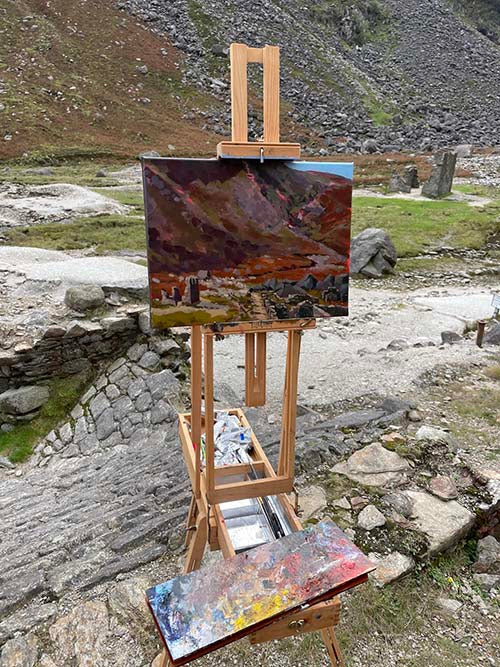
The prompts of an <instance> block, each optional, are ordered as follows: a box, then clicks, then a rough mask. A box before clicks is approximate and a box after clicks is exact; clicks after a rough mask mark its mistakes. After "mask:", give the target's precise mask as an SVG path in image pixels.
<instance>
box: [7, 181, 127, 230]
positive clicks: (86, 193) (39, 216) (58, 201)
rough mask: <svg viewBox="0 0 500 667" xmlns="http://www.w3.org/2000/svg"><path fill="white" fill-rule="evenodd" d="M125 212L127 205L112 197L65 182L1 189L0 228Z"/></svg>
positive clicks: (10, 186) (12, 186)
mask: <svg viewBox="0 0 500 667" xmlns="http://www.w3.org/2000/svg"><path fill="white" fill-rule="evenodd" d="M128 211H129V207H128V206H124V205H123V204H120V203H119V202H117V201H115V200H114V199H110V198H109V197H105V196H104V195H101V194H98V193H97V192H94V191H93V190H91V189H90V188H85V187H82V186H80V185H70V184H68V183H55V184H51V185H37V186H24V185H9V186H8V187H7V189H6V190H4V191H3V192H0V229H1V228H2V227H18V226H25V225H35V224H43V223H47V222H61V221H64V220H67V219H69V218H74V217H77V216H89V215H110V214H119V215H120V214H125V213H127V212H128Z"/></svg>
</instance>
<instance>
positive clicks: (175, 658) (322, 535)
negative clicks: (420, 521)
mask: <svg viewBox="0 0 500 667" xmlns="http://www.w3.org/2000/svg"><path fill="white" fill-rule="evenodd" d="M374 569H375V568H374V566H373V565H372V563H371V562H370V561H369V560H368V559H367V558H366V557H365V556H364V555H363V553H362V552H361V551H360V550H359V549H358V548H357V547H356V545H355V544H353V543H352V542H351V541H350V540H349V539H348V538H347V537H346V536H345V535H344V533H343V532H342V531H341V530H340V529H339V528H338V527H337V526H336V525H335V524H334V523H333V522H331V521H322V522H321V523H319V524H317V525H316V526H311V527H309V528H306V529H305V530H302V531H300V532H296V533H292V534H291V535H288V536H287V537H284V538H282V539H280V540H277V541H274V542H271V543H269V544H265V545H263V546H261V547H257V548H256V549H252V550H251V551H247V552H245V553H242V554H238V555H237V556H234V557H233V558H229V559H227V560H220V561H219V562H217V563H216V564H215V565H212V566H210V567H206V568H202V569H201V570H197V571H195V572H191V573H190V574H185V575H182V576H179V577H176V578H175V579H171V580H170V581H167V582H165V583H163V584H159V585H158V586H155V587H154V588H150V589H149V590H148V591H146V598H147V601H148V604H149V606H150V609H151V612H152V614H153V617H154V619H155V621H156V624H157V627H158V629H159V631H160V634H161V637H162V639H163V642H164V644H165V647H166V649H167V652H168V655H169V659H170V661H171V663H172V665H184V664H186V663H188V662H190V661H191V660H195V659H196V658H199V657H201V656H202V655H206V654H207V653H210V652H212V651H214V650H215V649H217V648H220V647H222V646H225V645H227V644H229V643H231V642H233V641H236V640H237V639H240V638H241V637H245V636H247V635H249V634H251V633H252V632H255V631H256V630H258V629H260V628H262V627H264V626H265V625H268V624H269V623H271V622H272V621H274V620H276V619H278V618H280V617H281V616H283V615H284V614H286V613H288V612H291V611H292V610H295V609H297V608H299V607H303V606H305V607H307V606H310V605H311V604H313V603H316V602H320V601H323V600H329V599H331V598H332V597H334V596H335V595H336V594H337V593H340V592H342V591H344V590H346V589H348V588H352V587H353V586H356V585H358V584H360V583H363V582H364V581H366V579H367V575H368V573H369V572H370V571H372V570H374Z"/></svg>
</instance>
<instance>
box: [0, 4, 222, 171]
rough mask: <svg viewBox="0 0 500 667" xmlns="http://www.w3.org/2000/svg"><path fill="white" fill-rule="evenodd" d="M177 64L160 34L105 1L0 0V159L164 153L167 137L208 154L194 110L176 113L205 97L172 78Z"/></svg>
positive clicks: (210, 140)
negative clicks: (36, 155)
mask: <svg viewBox="0 0 500 667" xmlns="http://www.w3.org/2000/svg"><path fill="white" fill-rule="evenodd" d="M182 65H183V55H182V54H181V53H180V52H179V51H178V50H176V49H175V48H173V47H172V45H171V43H170V41H169V40H168V38H166V37H161V36H157V35H155V34H153V33H152V32H151V30H150V29H149V27H148V26H147V24H145V23H141V22H140V21H139V20H137V19H134V18H133V17H130V15H129V14H126V13H125V12H122V11H119V10H117V9H115V8H114V7H113V3H112V2H110V1H106V0H105V1H103V0H71V1H69V0H16V1H15V2H12V1H11V0H0V159H5V158H11V157H17V156H21V155H22V154H23V153H24V152H27V151H30V152H32V151H39V152H40V154H41V155H55V156H57V155H64V154H68V155H72V156H78V155H82V156H84V155H92V154H97V155H101V156H105V155H106V154H107V153H109V154H110V156H113V157H116V156H118V157H119V156H127V157H129V156H131V155H136V154H137V152H140V151H141V150H142V151H144V150H147V149H156V150H158V151H160V152H161V153H162V154H168V153H172V152H174V151H173V150H172V149H169V148H168V145H169V144H171V145H173V146H175V154H177V155H188V154H192V153H196V154H199V155H200V154H201V155H203V154H209V155H213V152H214V146H215V144H216V143H217V137H216V136H215V135H214V134H210V133H208V132H205V131H203V130H202V122H203V118H202V116H201V115H198V116H196V117H195V119H194V120H187V119H185V118H183V115H185V114H186V113H188V112H190V111H191V109H192V108H197V109H200V110H203V108H204V105H205V104H206V102H207V99H208V95H207V96H206V97H204V96H203V94H202V93H201V92H200V91H199V90H195V89H192V88H190V87H189V86H186V85H184V84H183V83H182V74H181V71H182ZM139 68H140V69H139ZM146 68H147V70H146ZM146 72H147V73H146ZM210 104H211V106H212V108H213V105H214V104H217V101H216V100H214V99H210ZM189 117H191V116H189Z"/></svg>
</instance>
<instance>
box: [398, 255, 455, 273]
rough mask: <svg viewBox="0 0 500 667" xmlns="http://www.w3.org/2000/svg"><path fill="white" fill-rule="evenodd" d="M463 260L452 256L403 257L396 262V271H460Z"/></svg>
mask: <svg viewBox="0 0 500 667" xmlns="http://www.w3.org/2000/svg"><path fill="white" fill-rule="evenodd" d="M463 267H464V263H463V260H461V259H456V258H454V257H409V258H408V257H403V258H401V259H400V260H399V262H398V264H397V267H396V268H397V270H398V271H431V272H432V271H453V270H455V271H462V270H463Z"/></svg>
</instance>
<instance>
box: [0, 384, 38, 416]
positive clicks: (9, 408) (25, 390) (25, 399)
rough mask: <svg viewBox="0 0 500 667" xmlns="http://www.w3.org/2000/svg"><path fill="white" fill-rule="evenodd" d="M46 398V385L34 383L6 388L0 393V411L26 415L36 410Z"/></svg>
mask: <svg viewBox="0 0 500 667" xmlns="http://www.w3.org/2000/svg"><path fill="white" fill-rule="evenodd" d="M48 399H49V390H48V388H47V387H40V386H36V385H35V386H29V387H19V389H8V390H7V391H4V393H3V394H0V412H3V413H5V414H8V415H26V414H29V413H30V412H34V411H35V410H38V408H40V407H42V405H43V404H44V403H46V402H47V401H48Z"/></svg>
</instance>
